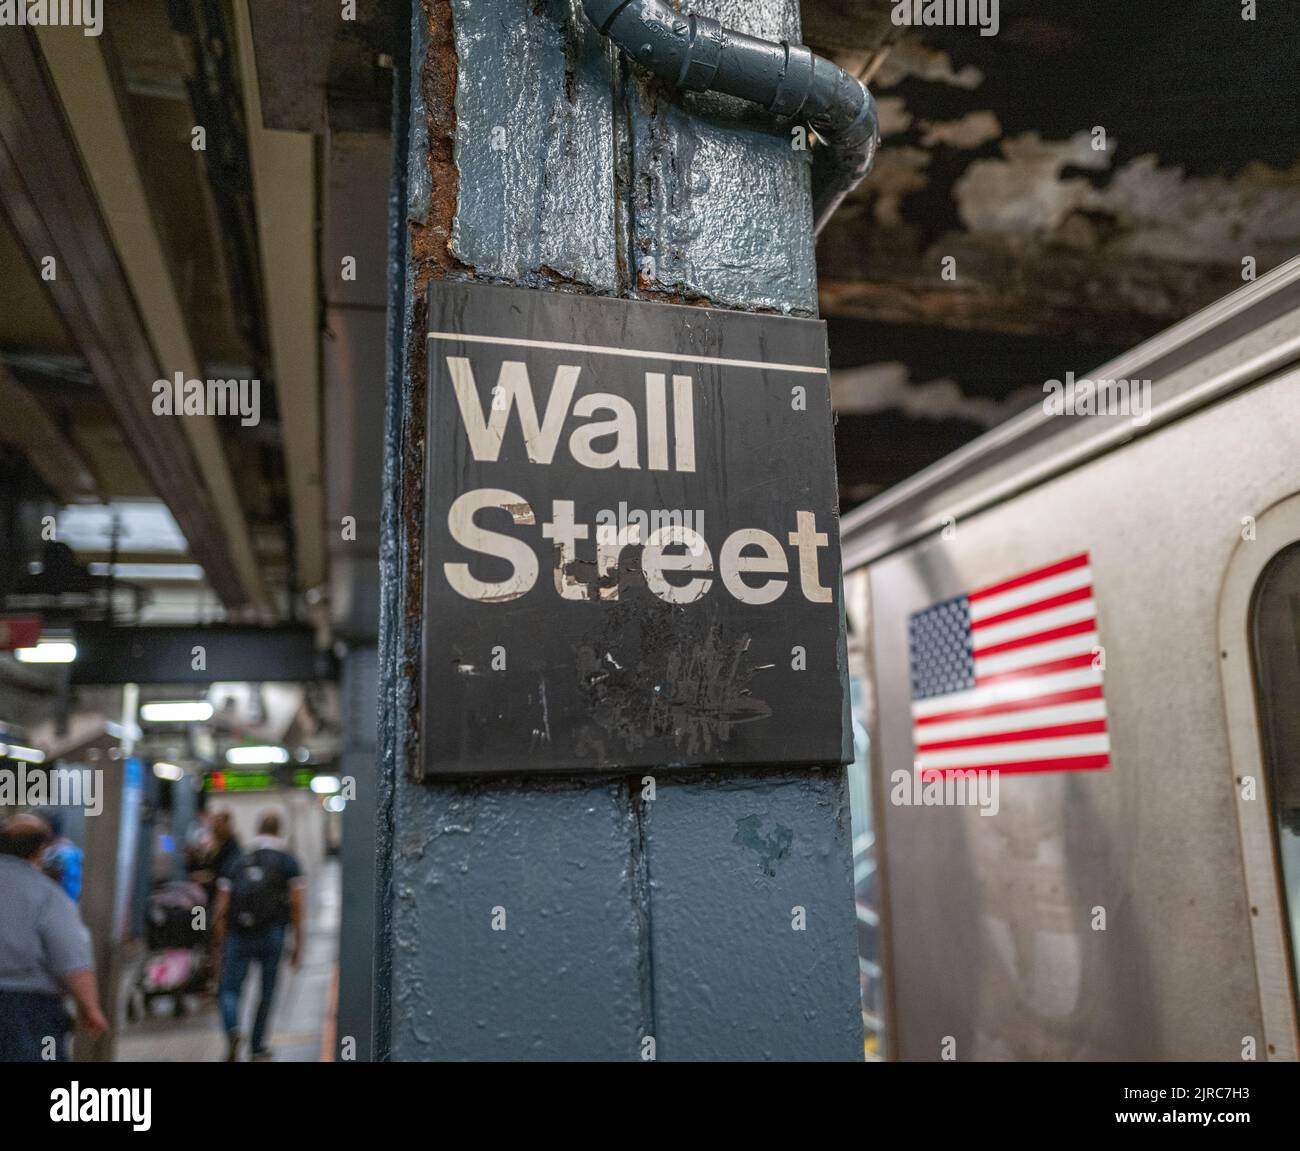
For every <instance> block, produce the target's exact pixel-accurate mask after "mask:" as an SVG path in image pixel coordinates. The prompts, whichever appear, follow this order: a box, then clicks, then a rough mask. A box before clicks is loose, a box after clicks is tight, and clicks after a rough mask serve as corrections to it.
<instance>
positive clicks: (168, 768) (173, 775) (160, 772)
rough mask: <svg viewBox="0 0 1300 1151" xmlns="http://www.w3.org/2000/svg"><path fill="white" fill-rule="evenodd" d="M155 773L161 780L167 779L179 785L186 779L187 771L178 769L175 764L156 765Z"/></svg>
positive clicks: (154, 766)
mask: <svg viewBox="0 0 1300 1151" xmlns="http://www.w3.org/2000/svg"><path fill="white" fill-rule="evenodd" d="M153 773H154V775H156V776H157V777H158V778H159V779H167V780H170V781H171V782H172V783H179V782H180V781H181V780H182V779H184V778H185V769H184V768H180V767H177V766H176V765H175V764H174V763H155V764H154V765H153Z"/></svg>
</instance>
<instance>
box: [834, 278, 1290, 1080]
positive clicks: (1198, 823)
mask: <svg viewBox="0 0 1300 1151" xmlns="http://www.w3.org/2000/svg"><path fill="white" fill-rule="evenodd" d="M1148 381H1149V382H1148ZM1058 385H1059V386H1058ZM1066 385H1070V386H1069V387H1068V388H1067V387H1066ZM1063 393H1064V394H1063ZM1144 393H1145V398H1144ZM1099 411H1101V412H1104V413H1109V414H1096V413H1097V412H1099ZM1071 413H1073V414H1071ZM1090 413H1092V414H1090ZM842 539H843V551H844V570H845V573H846V574H845V583H846V604H847V606H848V611H849V617H850V628H851V633H852V636H853V642H852V650H851V655H852V658H853V660H854V662H855V665H856V666H855V669H854V671H855V676H856V678H857V679H858V680H859V681H860V682H858V683H856V684H855V690H854V699H855V702H856V703H857V704H858V710H859V714H858V716H857V719H858V724H857V727H858V731H859V738H860V741H861V742H863V743H864V744H865V746H863V747H862V748H861V750H862V755H861V757H860V762H861V764H862V765H863V770H864V771H865V773H866V776H865V779H866V784H865V786H863V780H862V779H859V781H858V790H859V791H861V792H866V793H867V794H866V795H865V796H864V797H862V798H860V799H859V800H858V802H857V803H855V808H858V809H861V808H863V807H864V805H865V806H866V807H867V808H868V809H869V810H870V811H871V812H872V813H874V817H873V818H872V819H871V823H870V827H869V829H868V828H867V826H866V821H865V820H864V819H863V818H862V817H861V815H860V814H859V812H858V811H855V817H856V819H857V822H858V824H859V826H857V827H855V831H856V832H857V835H856V836H855V843H856V845H857V847H858V849H859V852H860V856H861V857H860V858H859V860H858V864H859V869H858V875H859V882H860V887H859V918H860V920H861V921H863V923H864V924H865V926H866V927H868V928H871V929H870V930H865V931H864V932H863V937H864V938H865V939H868V940H869V941H870V945H871V947H872V949H873V952H874V954H872V955H869V956H868V955H865V954H864V956H863V970H864V992H869V995H868V994H864V1007H865V1008H866V1012H867V1016H868V1031H869V1038H868V1047H869V1050H870V1048H871V1044H872V1037H871V1030H872V1025H873V1024H874V1025H875V1026H876V1028H877V1029H883V1032H884V1036H885V1040H884V1044H883V1047H884V1050H885V1051H886V1052H887V1053H888V1055H889V1057H891V1058H895V1059H902V1060H926V1059H958V1060H986V1059H992V1060H999V1059H1016V1060H1066V1059H1090V1060H1121V1059H1122V1060H1242V1059H1256V1060H1266V1059H1267V1060H1274V1059H1276V1060H1294V1059H1295V1058H1296V1051H1297V1030H1296V1015H1297V999H1296V986H1297V984H1296V958H1295V957H1296V952H1297V950H1298V949H1300V942H1298V938H1300V259H1297V260H1293V261H1291V262H1289V263H1287V264H1285V265H1283V266H1282V267H1279V268H1277V269H1276V270H1274V271H1273V272H1271V273H1269V274H1268V275H1266V276H1263V277H1261V278H1260V279H1259V280H1258V281H1256V282H1253V283H1250V284H1248V285H1246V286H1245V287H1243V288H1242V289H1240V290H1239V291H1237V292H1235V293H1234V294H1232V295H1230V296H1228V297H1226V298H1224V299H1223V300H1221V301H1219V302H1218V303H1216V304H1214V305H1212V306H1211V307H1209V308H1206V309H1205V310H1204V311H1202V312H1200V313H1198V314H1196V315H1194V316H1192V317H1191V318H1189V319H1187V320H1186V321H1184V322H1182V323H1180V324H1178V325H1177V326H1175V327H1173V328H1171V329H1170V330H1168V331H1167V332H1165V333H1163V334H1161V335H1159V336H1157V337H1156V338H1154V339H1152V340H1150V341H1148V342H1146V343H1144V344H1142V345H1140V346H1138V347H1137V348H1135V349H1133V350H1132V351H1131V352H1129V353H1127V354H1125V355H1123V356H1121V357H1119V358H1118V359H1116V360H1114V361H1112V362H1111V363H1109V364H1107V365H1105V366H1104V367H1102V368H1099V369H1097V370H1096V371H1095V372H1093V373H1091V376H1090V379H1089V380H1065V381H1057V382H1054V383H1053V384H1052V385H1051V386H1049V387H1045V389H1044V400H1043V404H1042V405H1041V406H1039V407H1035V408H1033V409H1032V410H1030V411H1028V412H1025V413H1024V414H1022V415H1021V416H1019V417H1017V418H1015V419H1013V420H1011V421H1009V422H1008V423H1006V424H1004V425H1003V426H1001V427H999V428H997V429H995V430H994V431H992V432H990V433H989V434H987V435H985V436H983V437H982V438H980V439H978V440H976V441H974V442H973V443H971V444H969V445H967V446H966V447H965V448H963V449H962V450H960V451H958V452H956V453H954V454H953V455H951V456H949V457H947V458H945V459H944V460H942V461H940V462H939V463H938V464H936V465H934V466H933V467H931V468H929V469H928V470H927V471H925V472H923V473H921V474H919V475H917V476H915V477H914V478H913V479H911V480H910V481H908V482H906V483H904V484H902V485H900V486H899V487H897V488H894V489H891V490H890V491H888V492H886V493H885V494H884V495H882V496H880V497H878V498H876V499H874V500H872V501H871V502H869V503H867V504H865V505H863V506H862V507H860V508H858V509H855V510H854V511H852V512H851V513H849V514H846V515H845V516H844V518H843V522H842ZM979 772H985V773H990V772H996V781H995V782H994V781H993V779H992V776H991V775H986V776H985V777H983V778H981V777H979V776H978V775H977V774H971V773H979ZM976 780H979V785H978V786H977V784H976ZM873 840H874V842H873ZM877 922H879V923H880V924H881V925H883V930H882V931H880V932H876V931H875V930H874V924H875V923H877ZM864 950H865V947H864Z"/></svg>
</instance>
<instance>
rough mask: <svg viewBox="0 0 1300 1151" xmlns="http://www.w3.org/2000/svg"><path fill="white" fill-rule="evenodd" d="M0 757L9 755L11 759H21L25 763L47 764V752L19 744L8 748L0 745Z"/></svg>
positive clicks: (12, 744)
mask: <svg viewBox="0 0 1300 1151" xmlns="http://www.w3.org/2000/svg"><path fill="white" fill-rule="evenodd" d="M0 755H8V756H9V758H10V759H21V760H22V761H23V762H24V763H44V762H45V752H43V751H41V749H40V748H39V747H23V746H22V745H21V744H18V743H11V744H9V746H8V747H4V745H2V744H0Z"/></svg>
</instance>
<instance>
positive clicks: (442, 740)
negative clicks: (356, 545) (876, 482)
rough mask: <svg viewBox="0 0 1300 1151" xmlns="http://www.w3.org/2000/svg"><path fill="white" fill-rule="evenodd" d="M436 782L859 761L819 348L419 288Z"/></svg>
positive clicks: (801, 339)
mask: <svg viewBox="0 0 1300 1151" xmlns="http://www.w3.org/2000/svg"><path fill="white" fill-rule="evenodd" d="M428 316H429V332H428V365H429V367H428V371H429V376H428V383H429V390H428V405H427V411H428V427H427V439H426V461H427V463H426V486H425V516H426V520H425V557H424V605H423V606H424V632H423V637H424V677H423V699H422V702H421V715H422V724H423V754H422V756H421V757H420V762H421V767H422V770H423V774H424V775H425V776H429V777H433V776H445V775H473V774H485V773H515V772H519V773H522V772H538V771H549V772H572V771H621V770H631V769H641V768H655V769H671V768H682V767H703V766H718V765H725V764H791V765H794V764H838V763H842V762H845V761H846V760H847V759H848V758H850V754H849V745H848V742H847V741H848V739H849V736H848V729H847V721H846V694H847V675H846V670H845V658H846V657H845V641H844V626H843V619H844V612H843V604H842V598H841V597H842V591H841V582H840V551H839V521H838V513H837V499H836V486H835V457H834V443H833V433H832V418H831V409H830V393H829V383H828V377H827V371H826V336H825V326H824V325H823V324H822V323H820V322H819V321H816V320H805V319H795V318H791V317H785V316H758V315H751V314H747V313H738V312H725V311H718V310H712V309H709V310H706V309H702V308H691V307H679V306H675V305H667V304H652V303H643V302H639V301H637V302H632V301H625V300H614V299H606V298H599V297H590V296H579V295H573V294H568V293H560V292H543V291H533V290H527V289H517V288H505V287H497V286H494V285H484V284H462V283H451V282H438V283H435V284H433V285H431V286H430V289H429V309H428Z"/></svg>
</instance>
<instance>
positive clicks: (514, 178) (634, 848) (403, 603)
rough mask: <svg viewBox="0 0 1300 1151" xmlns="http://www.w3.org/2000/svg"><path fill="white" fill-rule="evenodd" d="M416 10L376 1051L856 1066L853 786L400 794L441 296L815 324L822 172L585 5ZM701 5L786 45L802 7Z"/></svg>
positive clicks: (788, 777) (742, 2)
mask: <svg viewBox="0 0 1300 1151" xmlns="http://www.w3.org/2000/svg"><path fill="white" fill-rule="evenodd" d="M415 7H416V12H415V21H416V28H415V35H414V37H413V41H412V63H413V71H414V73H415V77H416V79H415V82H414V83H413V86H412V97H411V102H410V115H411V125H410V148H409V158H408V165H409V171H408V174H407V181H406V184H407V194H408V201H409V202H408V210H407V218H408V220H409V222H410V230H409V245H408V252H407V256H406V269H405V273H406V274H405V276H404V278H403V279H404V283H403V284H402V292H403V294H404V297H405V298H404V301H403V307H402V313H403V314H404V316H405V325H404V331H405V343H404V347H402V348H397V349H396V350H395V354H396V357H397V368H396V369H395V372H396V379H397V383H396V386H395V396H396V400H395V408H394V414H393V417H392V422H391V423H390V433H389V442H388V461H387V467H386V473H385V494H386V496H387V497H388V500H389V501H390V507H389V511H388V512H387V513H386V515H387V518H386V521H385V522H386V534H385V544H384V551H383V564H384V613H385V614H384V620H385V629H384V637H383V639H382V641H381V642H382V645H383V646H382V654H383V657H384V661H385V665H384V671H385V677H386V678H385V685H384V692H383V699H384V708H383V718H382V724H383V743H384V747H383V754H382V759H381V766H382V775H383V779H384V781H385V787H386V789H387V790H385V791H384V792H383V793H382V794H381V797H380V798H381V820H380V833H379V839H378V842H379V845H380V847H379V850H380V856H381V858H380V903H381V912H380V917H381V924H380V933H379V934H380V952H381V953H380V955H379V956H377V961H376V970H377V973H378V977H379V979H380V980H381V986H380V988H379V990H378V1000H379V1003H380V1009H379V1015H380V1020H381V1022H380V1028H381V1035H380V1036H379V1042H378V1044H377V1046H378V1049H379V1051H380V1052H381V1055H385V1056H386V1057H389V1058H392V1059H399V1060H403V1059H438V1058H455V1059H484V1058H492V1059H513V1058H546V1059H637V1058H640V1057H641V1056H642V1053H643V1051H644V1048H643V1046H642V1043H643V1039H644V1038H645V1037H646V1036H654V1037H655V1039H656V1054H657V1057H658V1058H661V1059H707V1058H715V1057H721V1056H730V1057H736V1058H784V1057H790V1058H818V1059H861V1056H862V1045H861V1044H862V1036H861V1027H860V1017H859V1004H858V977H857V952H856V935H855V930H856V925H855V920H854V911H853V881H852V850H851V833H850V829H849V818H848V806H847V792H846V784H845V776H844V773H843V771H839V770H829V771H824V772H818V771H809V772H802V771H801V772H794V771H790V770H784V769H769V770H766V771H752V770H739V771H734V772H728V773H725V774H723V773H716V772H699V773H691V774H690V775H686V776H680V777H672V778H669V777H667V776H664V777H663V778H661V779H659V781H658V790H657V794H658V798H657V799H655V800H652V801H648V800H642V799H640V794H641V780H640V778H639V777H637V778H623V779H619V778H603V779H591V778H582V779H568V780H558V779H553V778H548V777H534V778H531V779H528V780H523V781H520V780H505V781H502V780H484V781H476V782H472V783H460V784H448V783H417V782H413V781H412V780H411V778H410V774H409V772H410V768H411V764H412V761H413V758H414V757H415V756H417V755H418V754H419V743H418V736H417V733H418V730H419V712H420V708H421V707H422V706H426V705H427V704H429V703H435V704H436V701H422V700H420V698H419V688H418V683H419V666H420V664H419V660H420V650H421V623H422V621H421V618H420V606H419V605H420V594H419V589H420V586H421V580H422V575H423V573H422V567H421V564H422V560H421V552H420V538H421V537H420V533H421V531H422V523H423V480H424V430H423V429H424V420H425V408H424V405H425V384H424V381H425V366H426V365H425V353H426V348H425V343H426V341H425V339H424V333H423V328H424V302H423V294H424V289H425V286H426V285H427V283H428V280H429V279H430V278H431V277H451V278H469V279H490V280H498V281H500V280H505V281H507V282H512V283H517V284H523V285H527V286H532V287H535V288H538V289H539V290H545V289H547V288H552V289H553V288H554V287H556V286H557V285H562V286H563V287H564V288H566V289H572V288H573V287H578V288H579V289H580V290H587V291H592V292H597V293H602V294H604V293H615V292H617V293H620V294H624V295H643V296H650V297H655V298H665V297H667V298H674V299H679V300H680V299H686V300H689V301H691V302H696V303H713V304H717V305H722V306H729V307H735V308H741V309H746V310H776V311H794V312H798V313H804V314H812V313H813V312H814V311H815V308H816V274H815V266H814V259H813V238H812V210H811V197H810V194H809V186H808V168H807V165H808V158H807V155H806V154H805V153H800V152H796V151H795V150H794V149H792V148H791V146H790V135H789V126H788V125H773V124H772V123H771V122H770V121H769V120H768V118H767V116H766V114H765V113H763V112H762V111H761V110H753V109H750V110H741V109H740V108H739V107H738V106H737V105H736V104H734V103H733V102H730V101H724V100H721V99H715V98H708V97H688V98H686V99H685V100H683V99H682V98H680V97H670V96H669V95H667V94H666V93H664V92H662V91H656V90H653V89H652V86H650V85H649V84H648V83H647V82H646V81H644V80H643V79H639V78H637V77H635V76H634V75H633V74H632V69H631V67H630V66H629V65H628V64H626V62H624V61H621V60H620V59H619V58H618V56H617V53H615V52H614V51H613V50H612V49H611V48H610V47H609V46H608V45H607V44H606V43H605V42H604V41H603V40H602V39H601V38H599V37H598V36H596V35H595V34H594V33H593V32H592V30H591V29H589V28H588V27H587V24H586V22H585V19H584V18H583V17H582V15H581V8H580V3H579V2H578V0H417V3H416V5H415ZM701 8H702V10H705V11H708V12H710V13H712V14H716V15H719V16H720V17H721V18H723V19H726V20H729V21H731V22H732V23H733V24H734V25H736V26H738V27H740V28H742V29H744V30H746V31H750V32H753V33H755V34H762V35H768V36H773V37H781V36H790V37H792V38H797V31H798V23H797V21H798V15H797V11H798V3H797V0H725V2H718V0H707V2H705V3H702V4H701ZM688 103H689V105H690V111H688V110H687V104H688ZM497 127H502V128H504V129H505V133H504V137H503V136H502V135H500V134H498V137H497V138H498V140H499V141H501V142H502V143H504V145H505V147H504V152H502V151H500V150H498V152H496V153H493V152H492V151H491V145H492V139H493V136H492V132H493V129H494V128H497ZM616 173H617V178H616ZM616 213H617V214H616ZM616 245H622V246H621V248H620V247H617V246H616ZM650 256H652V257H654V260H655V274H654V276H653V277H647V276H646V275H644V272H645V270H646V269H645V268H644V267H643V266H642V261H643V260H644V259H645V258H646V257H650ZM631 269H637V270H638V271H639V272H640V273H641V275H640V277H639V283H637V284H636V285H634V284H633V283H632V281H631V271H630V270H631ZM796 905H798V906H802V907H804V908H805V909H806V918H807V930H806V931H804V932H795V931H792V930H791V916H792V912H791V908H792V907H794V906H796ZM496 908H500V909H502V910H503V911H504V927H505V930H503V931H493V930H492V927H493V916H494V909H496Z"/></svg>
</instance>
